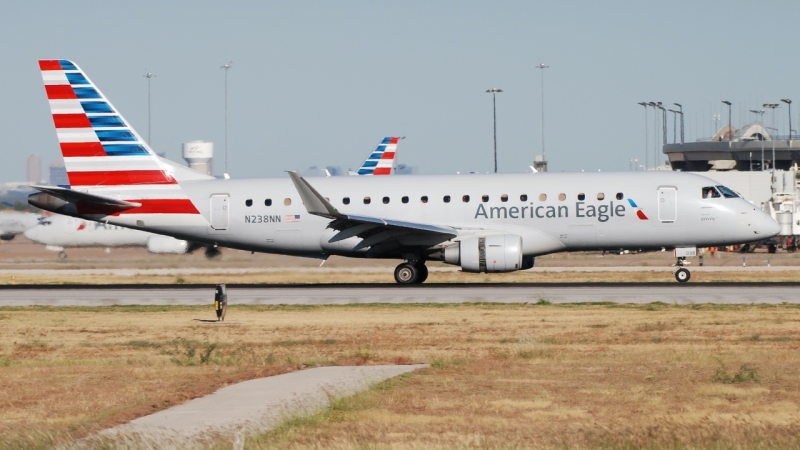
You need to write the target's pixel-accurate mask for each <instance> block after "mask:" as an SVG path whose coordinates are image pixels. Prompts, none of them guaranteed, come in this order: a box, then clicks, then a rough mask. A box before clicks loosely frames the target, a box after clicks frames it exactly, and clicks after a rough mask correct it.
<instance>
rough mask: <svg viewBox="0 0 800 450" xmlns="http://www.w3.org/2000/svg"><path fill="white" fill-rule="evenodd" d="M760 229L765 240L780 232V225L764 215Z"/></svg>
mask: <svg viewBox="0 0 800 450" xmlns="http://www.w3.org/2000/svg"><path fill="white" fill-rule="evenodd" d="M761 228H763V230H764V231H763V233H764V237H765V238H770V237H772V236H777V234H778V233H780V232H781V224H779V223H778V222H777V221H775V219H773V218H772V217H770V216H768V215H767V214H766V213H765V214H764V224H763V225H762V226H761ZM759 234H761V233H759Z"/></svg>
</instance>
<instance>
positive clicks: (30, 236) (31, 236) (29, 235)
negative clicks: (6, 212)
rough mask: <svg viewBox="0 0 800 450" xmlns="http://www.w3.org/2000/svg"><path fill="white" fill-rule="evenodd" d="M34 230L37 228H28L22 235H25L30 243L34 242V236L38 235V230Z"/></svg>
mask: <svg viewBox="0 0 800 450" xmlns="http://www.w3.org/2000/svg"><path fill="white" fill-rule="evenodd" d="M36 228H38V227H31V228H28V229H27V230H25V231H24V232H23V233H22V234H23V235H25V237H26V238H28V239H30V240H32V241H36V236H37V235H38V234H39V230H37V229H36Z"/></svg>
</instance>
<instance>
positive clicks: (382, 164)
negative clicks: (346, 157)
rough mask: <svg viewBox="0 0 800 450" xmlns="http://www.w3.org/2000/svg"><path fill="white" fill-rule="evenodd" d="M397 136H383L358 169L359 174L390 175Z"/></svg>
mask: <svg viewBox="0 0 800 450" xmlns="http://www.w3.org/2000/svg"><path fill="white" fill-rule="evenodd" d="M400 139H401V138H399V137H393V136H389V137H385V138H383V141H381V143H380V144H378V148H376V149H375V151H373V152H372V154H370V155H369V157H367V159H366V161H364V164H362V165H361V168H359V169H358V172H356V173H358V174H359V175H391V174H392V169H394V155H395V153H396V152H397V143H398V141H400Z"/></svg>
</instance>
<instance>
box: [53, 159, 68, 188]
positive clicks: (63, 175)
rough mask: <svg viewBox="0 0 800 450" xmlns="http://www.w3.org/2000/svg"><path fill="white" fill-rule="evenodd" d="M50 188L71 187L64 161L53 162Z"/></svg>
mask: <svg viewBox="0 0 800 450" xmlns="http://www.w3.org/2000/svg"><path fill="white" fill-rule="evenodd" d="M49 184H50V186H69V178H68V177H67V168H66V167H64V162H63V161H53V162H51V163H50V181H49Z"/></svg>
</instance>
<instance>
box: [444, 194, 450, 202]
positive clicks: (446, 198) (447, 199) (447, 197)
mask: <svg viewBox="0 0 800 450" xmlns="http://www.w3.org/2000/svg"><path fill="white" fill-rule="evenodd" d="M442 200H444V202H445V203H450V196H449V195H445V196H444V198H443V199H442Z"/></svg>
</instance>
